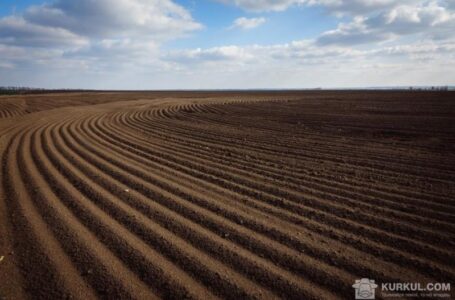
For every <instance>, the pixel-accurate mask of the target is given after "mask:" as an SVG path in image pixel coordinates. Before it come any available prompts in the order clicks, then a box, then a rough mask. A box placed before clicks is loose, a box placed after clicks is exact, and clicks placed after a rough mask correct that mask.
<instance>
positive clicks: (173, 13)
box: [24, 0, 201, 39]
mask: <svg viewBox="0 0 455 300" xmlns="http://www.w3.org/2000/svg"><path fill="white" fill-rule="evenodd" d="M24 18H25V19H26V20H27V21H28V22H30V23H33V24H38V25H41V26H48V27H58V28H64V29H66V30H69V31H71V32H75V33H77V34H81V35H84V36H90V37H98V38H99V37H103V38H105V37H116V38H119V37H121V36H131V35H135V34H138V35H142V36H144V35H145V36H148V37H153V38H155V39H156V38H158V37H160V38H163V37H164V38H168V37H175V36H178V35H180V34H183V33H185V32H190V31H193V30H196V29H199V28H201V25H200V24H199V23H197V22H195V21H194V20H193V19H192V17H191V15H190V13H189V12H188V11H187V10H186V9H184V8H183V7H181V6H179V5H177V4H175V3H174V2H172V1H171V0H116V1H112V0H97V1H93V0H78V1H72V0H58V1H56V2H54V3H51V4H44V5H41V6H33V7H31V8H29V9H28V10H27V12H26V13H25V14H24Z"/></svg>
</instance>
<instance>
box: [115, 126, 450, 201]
mask: <svg viewBox="0 0 455 300" xmlns="http://www.w3.org/2000/svg"><path fill="white" fill-rule="evenodd" d="M126 122H127V123H129V125H126V126H128V127H131V128H132V131H133V132H137V130H138V129H139V130H140V131H141V132H144V133H145V132H147V130H148V132H147V134H152V135H156V134H158V135H161V136H163V134H162V133H161V134H160V133H156V132H155V130H158V129H160V131H164V132H166V130H168V128H163V127H161V126H159V125H157V124H156V123H152V122H149V123H150V125H149V126H150V127H149V128H147V129H145V128H143V127H142V126H138V125H137V124H136V123H131V122H130V121H126ZM123 124H124V123H123V122H122V126H121V127H123ZM152 129H153V130H152ZM168 131H169V130H168ZM172 135H174V136H172ZM165 136H166V140H167V139H169V138H172V139H174V140H175V139H176V138H177V137H176V136H175V133H174V131H172V130H171V131H169V132H168V133H167V134H165ZM177 142H178V143H186V144H189V145H190V147H193V148H195V150H200V149H209V150H212V147H214V148H215V149H216V147H217V146H218V145H219V144H218V142H216V141H215V140H212V141H211V142H210V143H202V144H201V143H195V141H194V140H188V139H186V140H185V139H184V140H182V139H181V137H180V136H179V138H178V141H177ZM214 143H215V144H214ZM231 144H232V143H231ZM221 147H223V148H222V149H229V151H231V149H242V148H238V147H237V148H235V147H232V146H231V145H230V144H226V145H225V144H223V145H222V146H221ZM251 153H252V157H253V159H254V156H256V155H257V151H255V152H251ZM261 155H262V154H261ZM244 158H245V155H244ZM250 159H251V158H248V160H250ZM282 159H283V157H280V161H275V163H278V164H282V163H281V160H282ZM295 161H296V162H297V161H302V162H306V160H305V159H304V158H301V159H300V160H295ZM308 163H310V164H313V165H314V164H315V160H309V161H308ZM321 163H323V164H326V162H325V161H323V160H321V161H320V163H319V166H320V164H321ZM316 166H317V165H316ZM307 167H308V166H307ZM340 168H345V166H344V167H343V165H342V164H341V165H340V166H339V167H337V169H340ZM337 169H335V170H333V171H334V172H339V171H340V170H337ZM359 169H360V168H357V169H356V172H358V171H359ZM300 170H301V171H302V172H304V171H306V170H307V169H306V168H303V167H301V168H300ZM341 170H343V171H344V173H346V170H349V169H341ZM292 171H293V172H295V171H297V170H295V167H294V168H293V169H292ZM366 171H368V170H366ZM381 178H382V179H385V177H381ZM356 179H357V178H356ZM370 184H371V183H370ZM384 188H386V189H387V188H388V187H384V186H383V187H382V189H384ZM393 192H394V193H396V192H397V191H396V190H395V191H393ZM400 193H403V192H400ZM405 195H412V196H415V195H417V194H416V193H413V192H412V191H410V192H406V194H405ZM433 199H434V197H431V198H430V200H433ZM438 200H439V201H440V199H439V198H437V200H436V201H438ZM448 201H452V200H448Z"/></svg>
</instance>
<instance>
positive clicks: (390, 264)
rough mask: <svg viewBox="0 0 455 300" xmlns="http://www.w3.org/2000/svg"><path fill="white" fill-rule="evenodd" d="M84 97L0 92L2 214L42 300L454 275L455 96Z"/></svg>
mask: <svg viewBox="0 0 455 300" xmlns="http://www.w3.org/2000/svg"><path fill="white" fill-rule="evenodd" d="M84 95H86V94H83V93H81V94H74V95H71V96H68V97H69V100H68V101H67V102H65V103H61V102H59V99H60V98H59V96H58V95H56V96H43V97H41V96H34V97H30V98H26V97H24V99H22V98H20V99H19V98H17V99H12V98H11V99H10V98H4V99H0V118H8V119H5V120H2V122H1V123H0V133H1V134H2V136H1V139H0V146H1V148H0V159H1V162H2V165H1V174H0V175H1V176H0V180H1V188H2V190H1V191H0V197H1V199H0V201H1V202H0V204H1V205H2V207H6V212H5V215H7V216H8V218H9V220H8V222H7V223H2V224H1V225H4V224H7V228H8V232H11V235H12V236H11V242H12V248H14V255H13V256H12V257H11V258H14V259H15V260H14V262H13V265H14V268H17V269H18V270H19V271H20V273H18V274H20V276H21V277H22V278H21V279H20V282H21V283H19V285H22V282H23V285H24V287H23V288H24V291H25V293H26V294H28V295H30V297H33V298H37V299H49V298H55V299H66V298H68V299H69V298H71V299H73V298H74V299H97V298H101V299H233V300H234V299H341V298H343V299H348V298H352V295H353V289H352V284H353V283H354V282H355V280H356V279H359V278H372V279H374V280H376V282H377V283H378V284H379V283H380V282H420V283H423V284H425V283H429V282H453V280H454V279H455V262H454V261H453V250H454V246H455V201H454V199H455V189H454V186H455V168H454V163H455V156H454V155H453V154H452V153H451V149H452V148H451V146H448V145H447V141H449V140H451V134H452V131H451V129H450V128H447V127H445V125H446V124H449V123H448V122H449V121H450V118H451V117H452V114H451V113H449V112H448V111H449V109H448V108H447V106H448V105H451V104H450V103H451V102H450V101H449V100H447V99H446V100H444V101H443V102H437V103H436V104H434V105H433V106H432V105H430V104H429V103H427V102H428V100H424V99H420V100H419V99H417V100H416V99H414V98H412V99H411V100H412V103H413V104H412V105H411V104H410V103H408V102H405V100H400V99H401V98H400V97H402V95H401V94H397V95H395V94H391V96H390V97H391V98H390V99H382V98H381V99H382V100H381V99H379V98H378V97H377V96H375V97H376V98H375V97H373V96H372V97H373V100H365V99H363V98H362V97H361V96H360V95H357V96H355V95H354V96H352V95H351V96H350V97H353V98H352V99H351V100H346V99H350V98H343V97H348V96H346V95H344V94H343V93H340V94H339V95H338V94H331V93H328V94H327V95H324V97H322V96H317V94H312V93H309V94H308V95H306V96H305V97H303V96H302V95H300V94H298V93H290V92H289V94H286V95H279V94H276V95H275V94H274V93H270V94H267V95H266V94H264V95H260V96H256V95H255V93H251V94H248V93H245V94H235V93H233V95H232V96H229V97H219V96H213V95H211V94H210V93H208V94H201V95H197V97H195V98H185V96H184V95H180V94H179V93H176V94H175V95H174V94H169V96H159V95H158V96H157V95H155V96H154V97H151V98H150V97H149V96H144V94H134V93H133V94H131V95H132V96H122V97H120V96H118V95H117V94H116V93H106V94H103V95H100V96H99V97H100V100H99V101H95V100H94V99H91V98H89V97H85V96H84ZM163 95H165V94H163ZM92 96H93V95H92ZM320 97H322V98H320ZM339 97H341V98H342V99H344V100H340V99H339ZM383 98H384V97H383ZM430 98H431V97H430ZM430 98H429V99H430ZM43 99H47V100H46V101H44V100H43ZM125 99H128V100H132V102H129V101H124V100H125ZM40 101H44V102H45V103H43V104H42V105H40V104H39V102H40ZM115 101H118V102H115ZM343 101H345V102H343ZM347 101H351V102H347ZM368 101H370V102H371V103H370V102H368ZM403 101H404V102H403ZM406 101H408V100H406ZM409 101H410V100H409ZM441 101H442V100H441ZM367 102H368V103H370V104H368V103H367ZM101 103H102V105H94V106H89V105H88V104H101ZM321 103H324V105H321ZM403 103H404V104H403ZM348 104H349V105H348ZM414 104H415V105H414ZM77 105H87V106H83V107H82V106H81V107H78V108H76V107H75V106H77ZM400 105H401V106H400ZM65 106H67V108H62V107H65ZM70 106H73V107H70ZM395 106H396V107H395ZM408 106H409V107H412V108H413V110H411V111H408V112H407V113H403V111H405V110H406V108H407V107H408ZM56 107H60V108H56ZM25 108H27V109H30V111H31V112H35V113H28V111H27V110H26V109H25ZM50 108H52V110H49V111H48V112H45V111H43V110H46V109H50ZM414 109H415V110H414ZM419 109H420V110H422V112H421V111H420V110H419ZM423 110H425V112H430V113H431V114H430V116H428V117H426V119H425V121H426V122H427V124H426V125H425V126H423V125H422V124H421V123H419V120H420V119H419V118H420V117H419V116H423V115H424V114H423ZM38 111H39V113H36V112H38ZM26 113H27V115H26V116H21V117H20V118H17V120H20V122H17V124H16V123H15V120H16V119H14V118H15V117H16V116H19V115H23V114H26ZM62 116H63V117H62ZM13 123H14V124H13ZM11 124H13V126H12V125H11ZM3 133H7V134H3ZM431 134H433V135H434V136H431ZM444 143H446V144H444ZM3 203H4V204H3ZM10 227H11V228H10ZM8 234H9V233H8ZM5 242H6V241H3V240H2V242H1V243H0V250H1V251H2V253H0V254H3V249H4V248H1V247H4V243H5ZM8 255H9V254H8ZM3 257H4V256H2V259H3ZM9 258H10V257H9V256H8V257H7V260H8V261H9ZM30 266H31V267H30ZM18 282H19V281H18ZM0 288H2V284H1V283H0ZM0 292H2V290H1V289H0ZM379 297H380V296H379Z"/></svg>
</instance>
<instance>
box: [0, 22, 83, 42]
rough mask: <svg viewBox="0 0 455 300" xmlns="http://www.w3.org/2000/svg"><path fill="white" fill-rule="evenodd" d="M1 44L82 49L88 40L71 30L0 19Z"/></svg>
mask: <svg viewBox="0 0 455 300" xmlns="http://www.w3.org/2000/svg"><path fill="white" fill-rule="evenodd" d="M0 43H2V44H9V45H17V46H33V47H55V46H59V47H70V46H72V47H80V46H84V45H86V44H87V43H88V40H87V39H86V38H84V37H82V36H79V35H77V34H75V33H73V32H71V31H69V30H66V29H63V28H58V27H47V26H41V25H37V24H32V23H28V22H27V21H25V20H24V19H23V18H21V17H5V18H2V19H0Z"/></svg>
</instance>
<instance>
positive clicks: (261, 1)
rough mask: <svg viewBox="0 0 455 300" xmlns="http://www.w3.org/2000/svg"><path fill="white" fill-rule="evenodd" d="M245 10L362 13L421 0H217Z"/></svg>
mask: <svg viewBox="0 0 455 300" xmlns="http://www.w3.org/2000/svg"><path fill="white" fill-rule="evenodd" d="M217 1H219V2H223V3H225V4H231V5H235V6H237V7H240V8H242V9H244V10H247V11H252V12H263V11H284V10H286V9H288V8H289V7H292V6H299V5H300V6H303V5H307V6H322V7H325V8H326V9H327V10H329V11H331V12H334V13H348V14H354V15H356V14H361V13H362V14H363V13H371V12H374V11H377V10H379V9H385V8H390V7H393V6H396V5H399V4H403V3H406V2H408V3H414V4H416V3H417V2H423V1H421V0H217Z"/></svg>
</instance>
